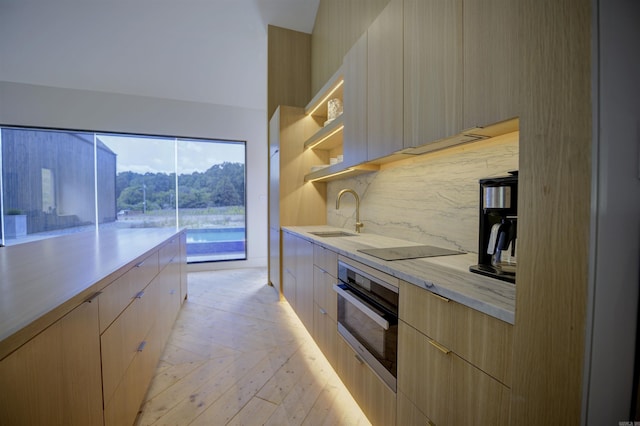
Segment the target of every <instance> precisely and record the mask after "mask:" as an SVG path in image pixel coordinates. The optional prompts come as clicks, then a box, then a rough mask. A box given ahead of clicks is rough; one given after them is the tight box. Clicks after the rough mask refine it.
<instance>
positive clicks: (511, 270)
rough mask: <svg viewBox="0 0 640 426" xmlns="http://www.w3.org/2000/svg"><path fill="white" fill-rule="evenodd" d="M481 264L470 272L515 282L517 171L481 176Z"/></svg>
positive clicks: (479, 248)
mask: <svg viewBox="0 0 640 426" xmlns="http://www.w3.org/2000/svg"><path fill="white" fill-rule="evenodd" d="M479 210H480V211H479V229H478V235H479V238H478V264H477V265H473V266H470V267H469V270H470V271H471V272H475V273H478V274H482V275H486V276H489V277H493V278H497V279H500V280H503V281H508V282H511V283H515V281H516V264H517V236H518V172H517V171H513V172H509V176H504V177H498V178H486V179H480V208H479Z"/></svg>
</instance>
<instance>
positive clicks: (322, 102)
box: [307, 80, 344, 115]
mask: <svg viewBox="0 0 640 426" xmlns="http://www.w3.org/2000/svg"><path fill="white" fill-rule="evenodd" d="M343 84H344V80H340V81H339V82H338V84H336V87H334V88H333V89H331V91H330V92H329V94H328V95H327V96H325V97H324V98H322V100H321V101H320V102H318V104H317V105H316V106H315V108H313V109H312V110H311V111H309V112H308V113H307V115H313V113H314V112H316V111H317V110H318V108H320V107H321V106H322V105H323V104H324V103H325V102H327V101H328V100H329V98H330V97H331V96H333V94H334V93H335V92H336V90H338V89H339V88H340V87H341V86H342V85H343Z"/></svg>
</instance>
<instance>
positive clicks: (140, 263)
mask: <svg viewBox="0 0 640 426" xmlns="http://www.w3.org/2000/svg"><path fill="white" fill-rule="evenodd" d="M144 262H145V261H144V260H143V261H142V262H138V263H136V268H139V267H141V266H142V265H143V264H144Z"/></svg>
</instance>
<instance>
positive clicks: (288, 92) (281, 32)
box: [267, 25, 311, 117]
mask: <svg viewBox="0 0 640 426" xmlns="http://www.w3.org/2000/svg"><path fill="white" fill-rule="evenodd" d="M267 51H268V54H267V56H268V59H267V62H268V64H267V88H268V89H267V114H268V115H267V117H271V115H272V114H273V113H274V111H275V110H276V108H277V107H278V105H291V106H300V107H302V106H305V105H306V104H307V102H309V99H311V86H310V81H311V35H310V34H306V33H302V32H299V31H293V30H289V29H286V28H280V27H276V26H273V25H269V29H268V47H267Z"/></svg>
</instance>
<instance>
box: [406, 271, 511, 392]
mask: <svg viewBox="0 0 640 426" xmlns="http://www.w3.org/2000/svg"><path fill="white" fill-rule="evenodd" d="M400 284H401V289H400V303H399V305H400V306H399V309H400V314H399V317H400V319H402V320H403V321H405V322H406V323H407V324H409V325H411V326H413V327H415V328H416V329H417V330H419V331H420V332H421V333H423V334H425V335H426V336H428V337H429V338H431V339H433V340H435V341H436V342H438V343H439V344H440V345H442V346H444V347H446V348H447V349H449V350H451V351H453V352H455V353H456V354H457V355H458V356H459V357H460V358H462V359H464V360H466V361H467V362H469V363H471V364H473V365H475V366H476V367H478V368H479V369H480V370H482V371H484V372H485V373H487V374H489V375H490V376H492V377H495V378H496V379H497V380H499V381H500V382H502V383H504V384H505V385H506V386H508V387H510V386H511V355H512V349H513V344H512V332H513V326H512V325H511V324H509V323H506V322H504V321H501V320H499V319H497V318H494V317H491V316H489V315H487V314H484V313H482V312H479V311H476V310H475V309H471V308H469V307H467V306H464V305H462V304H460V303H456V302H454V301H451V300H448V299H446V298H443V297H441V296H439V295H436V294H434V293H432V292H430V291H428V290H425V289H423V288H420V287H418V286H416V285H413V284H410V283H406V282H401V283H400Z"/></svg>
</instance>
